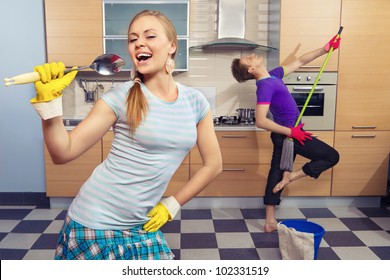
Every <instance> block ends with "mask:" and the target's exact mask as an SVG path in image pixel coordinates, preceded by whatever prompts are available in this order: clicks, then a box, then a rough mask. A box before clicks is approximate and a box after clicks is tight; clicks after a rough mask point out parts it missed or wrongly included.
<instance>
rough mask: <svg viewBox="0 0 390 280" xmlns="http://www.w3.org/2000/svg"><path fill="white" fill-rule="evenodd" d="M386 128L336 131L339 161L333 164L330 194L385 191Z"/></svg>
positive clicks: (389, 145)
mask: <svg viewBox="0 0 390 280" xmlns="http://www.w3.org/2000/svg"><path fill="white" fill-rule="evenodd" d="M389 139H390V132H389V131H372V132H347V131H345V132H336V137H335V147H336V149H337V150H338V152H339V153H340V162H339V163H338V164H337V165H336V166H335V167H333V183H332V195H333V196H378V195H385V194H386V188H387V177H388V176H387V174H388V163H389V153H390V141H389Z"/></svg>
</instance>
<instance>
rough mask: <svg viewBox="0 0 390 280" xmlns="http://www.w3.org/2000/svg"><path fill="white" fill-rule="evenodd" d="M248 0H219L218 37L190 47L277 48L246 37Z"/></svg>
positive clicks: (227, 48) (203, 48)
mask: <svg viewBox="0 0 390 280" xmlns="http://www.w3.org/2000/svg"><path fill="white" fill-rule="evenodd" d="M245 1H246V0H219V2H218V38H217V39H216V40H214V41H211V42H209V43H206V44H204V45H200V46H194V47H191V48H190V49H202V50H253V49H262V50H267V51H269V50H276V49H275V48H272V47H268V46H263V45H259V44H257V43H255V42H252V41H250V40H247V39H245V38H244V37H245V9H246V3H245Z"/></svg>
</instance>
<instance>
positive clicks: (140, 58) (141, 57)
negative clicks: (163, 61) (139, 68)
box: [136, 53, 152, 64]
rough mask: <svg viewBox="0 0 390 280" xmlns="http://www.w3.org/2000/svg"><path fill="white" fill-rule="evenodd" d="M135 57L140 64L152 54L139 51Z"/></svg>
mask: <svg viewBox="0 0 390 280" xmlns="http://www.w3.org/2000/svg"><path fill="white" fill-rule="evenodd" d="M136 58H137V60H138V62H139V63H140V64H144V63H147V62H148V61H149V60H150V59H151V58H152V55H151V54H148V53H140V54H137V56H136Z"/></svg>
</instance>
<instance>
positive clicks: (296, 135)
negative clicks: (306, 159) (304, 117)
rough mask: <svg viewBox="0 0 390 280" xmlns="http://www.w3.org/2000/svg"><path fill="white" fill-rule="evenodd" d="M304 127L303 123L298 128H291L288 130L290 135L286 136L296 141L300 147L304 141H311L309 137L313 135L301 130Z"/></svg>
mask: <svg viewBox="0 0 390 280" xmlns="http://www.w3.org/2000/svg"><path fill="white" fill-rule="evenodd" d="M304 125H305V124H304V123H301V124H300V125H298V126H295V127H291V128H290V129H291V134H290V135H289V136H288V137H290V138H293V139H295V140H297V141H298V142H299V143H300V144H301V145H302V146H303V145H305V144H304V141H306V140H307V139H309V140H311V139H312V138H311V135H313V133H310V132H307V131H303V130H302V127H303V126H304Z"/></svg>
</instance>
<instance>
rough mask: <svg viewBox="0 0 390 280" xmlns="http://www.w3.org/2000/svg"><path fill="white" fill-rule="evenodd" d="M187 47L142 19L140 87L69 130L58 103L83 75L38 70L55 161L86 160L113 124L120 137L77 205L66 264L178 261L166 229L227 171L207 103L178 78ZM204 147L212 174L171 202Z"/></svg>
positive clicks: (64, 236) (109, 99) (134, 43)
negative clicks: (180, 53) (170, 189)
mask: <svg viewBox="0 0 390 280" xmlns="http://www.w3.org/2000/svg"><path fill="white" fill-rule="evenodd" d="M177 46H178V44H177V35H176V30H175V28H174V27H173V25H172V23H171V22H170V21H169V19H167V18H166V17H165V16H164V15H163V14H161V13H160V12H158V11H142V12H140V13H139V14H137V15H136V16H135V17H134V19H133V20H132V21H131V22H130V25H129V29H128V49H129V54H130V57H131V60H132V62H133V64H134V67H135V68H136V75H135V79H134V81H129V82H125V83H123V84H122V85H120V86H117V87H114V88H113V89H111V90H109V91H108V92H106V93H105V94H104V95H103V96H102V98H101V99H99V100H98V101H97V102H96V104H95V105H94V107H93V109H92V110H91V112H90V113H89V114H88V116H87V117H86V118H85V119H84V120H83V121H82V122H81V123H80V124H79V125H78V126H77V127H75V128H74V129H73V130H72V131H70V132H69V133H68V132H67V131H66V129H65V127H64V125H63V122H62V117H61V106H59V105H58V103H60V102H59V101H58V100H60V99H61V91H62V90H63V89H64V88H65V87H66V86H67V85H69V83H70V82H71V81H72V80H73V78H74V76H75V72H70V73H68V74H67V75H65V76H63V70H64V67H63V64H62V63H52V64H46V65H43V66H38V67H36V68H35V70H36V71H37V72H38V73H39V74H40V76H41V81H39V82H37V83H36V84H35V86H36V91H37V96H36V97H35V98H34V99H33V100H31V102H32V103H33V105H34V107H36V109H37V111H38V112H39V113H40V115H41V117H42V119H43V120H42V126H43V133H44V139H45V143H46V146H47V148H48V150H49V152H50V155H51V157H52V160H53V162H54V163H58V164H63V163H67V162H69V161H71V160H73V159H75V158H77V157H78V156H80V155H81V154H83V153H84V152H85V151H87V150H88V149H89V148H91V147H92V146H93V145H94V144H95V143H96V142H98V141H99V140H100V139H101V138H102V137H103V135H105V134H106V133H107V131H108V130H109V129H110V128H111V127H112V128H113V132H114V139H113V142H112V148H111V150H110V153H109V155H108V156H107V158H106V159H105V160H104V162H103V163H102V164H100V165H99V166H97V167H96V169H95V170H94V172H93V173H92V175H91V176H90V178H89V179H88V180H87V181H86V182H85V183H84V184H83V186H82V187H81V189H80V191H79V193H78V195H77V196H76V198H75V199H74V200H73V202H72V204H71V206H70V207H69V210H68V214H67V217H66V220H65V222H64V226H63V229H62V230H61V232H60V236H59V239H58V245H57V250H56V255H55V258H56V259H173V258H174V255H173V254H172V252H171V250H170V248H169V246H168V244H167V243H166V241H165V239H164V236H163V234H162V232H161V231H160V228H161V226H163V225H164V224H165V223H166V222H167V221H170V220H172V219H173V218H174V216H175V214H176V213H177V212H178V211H179V209H180V207H181V206H182V205H183V204H185V203H186V202H188V201H189V200H190V199H191V198H193V197H194V196H195V195H196V194H198V193H199V192H200V191H202V190H203V189H204V188H205V187H206V186H207V184H208V183H209V182H210V181H211V180H213V178H214V177H215V176H217V175H218V174H219V173H220V172H221V169H222V160H221V153H220V148H219V145H218V141H217V139H216V135H215V132H214V128H213V121H212V114H211V112H210V108H209V105H208V102H207V100H206V99H205V97H204V96H203V95H202V93H201V92H199V91H197V90H195V89H192V88H189V87H186V86H184V85H181V84H179V83H177V82H175V80H174V79H173V76H172V72H173V70H174V61H173V59H174V57H175V54H176V52H177ZM42 101H44V102H42ZM53 103H54V104H53ZM55 103H57V104H55ZM42 107H43V108H42ZM58 109H59V110H58ZM57 111H58V112H57ZM195 144H197V145H198V148H199V151H200V153H201V156H202V159H203V163H204V164H203V166H202V168H201V169H200V170H199V171H198V172H197V173H196V174H195V175H194V176H193V177H192V178H191V180H189V181H188V182H186V183H185V184H184V185H183V187H182V188H181V189H180V190H178V191H177V193H176V194H175V195H173V196H171V197H168V198H164V199H162V196H163V194H164V192H165V190H166V187H167V185H168V183H169V181H170V179H171V176H172V175H173V173H174V172H175V171H176V169H177V168H178V166H179V165H180V164H181V162H182V160H183V159H184V157H185V156H186V155H187V153H188V152H189V151H190V150H191V148H192V147H193V146H194V145H195ZM161 199H162V200H161Z"/></svg>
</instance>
